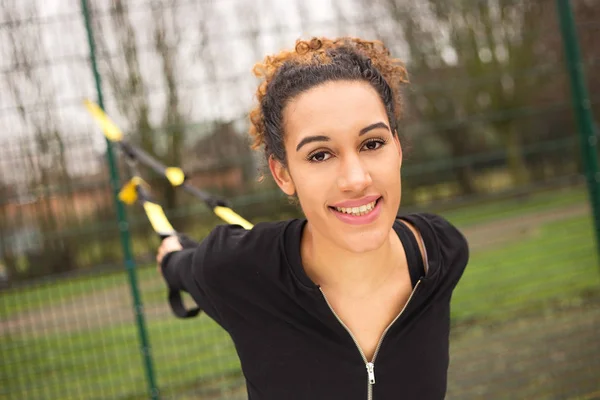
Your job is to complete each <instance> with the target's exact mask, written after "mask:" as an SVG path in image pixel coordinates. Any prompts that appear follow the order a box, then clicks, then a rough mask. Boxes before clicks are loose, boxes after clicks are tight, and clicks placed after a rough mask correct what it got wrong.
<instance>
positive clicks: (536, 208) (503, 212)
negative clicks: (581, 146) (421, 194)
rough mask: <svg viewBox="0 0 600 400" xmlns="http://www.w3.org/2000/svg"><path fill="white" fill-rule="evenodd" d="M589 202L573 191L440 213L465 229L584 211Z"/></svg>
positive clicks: (579, 191)
mask: <svg viewBox="0 0 600 400" xmlns="http://www.w3.org/2000/svg"><path fill="white" fill-rule="evenodd" d="M587 201H588V197H587V193H586V191H585V189H584V188H578V189H573V188H570V189H562V190H552V191H549V192H540V193H536V194H533V195H529V196H528V197H525V198H520V199H515V198H511V199H506V200H500V201H494V202H487V203H482V204H477V205H471V206H460V207H459V208H456V209H453V210H447V211H442V212H441V213H442V214H443V215H444V217H446V218H448V220H450V221H452V222H453V223H454V224H456V225H459V226H461V227H466V226H469V225H476V224H481V223H484V222H491V221H497V220H501V219H503V218H510V217H517V216H519V215H526V214H530V213H537V212H544V211H549V210H553V209H559V208H562V207H570V206H578V205H581V206H582V207H584V206H586V205H587V203H586V202H587Z"/></svg>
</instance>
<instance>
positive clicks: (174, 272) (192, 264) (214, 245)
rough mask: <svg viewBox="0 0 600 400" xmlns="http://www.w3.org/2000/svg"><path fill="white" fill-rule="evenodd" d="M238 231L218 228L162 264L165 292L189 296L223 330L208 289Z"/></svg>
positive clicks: (214, 297)
mask: <svg viewBox="0 0 600 400" xmlns="http://www.w3.org/2000/svg"><path fill="white" fill-rule="evenodd" d="M241 231H242V228H241V227H237V226H227V225H219V226H217V227H216V228H215V229H213V230H212V231H211V233H210V234H209V235H208V236H207V237H206V238H205V239H203V240H202V241H201V242H199V243H195V245H194V244H193V243H192V244H190V243H189V242H188V247H184V249H183V250H179V251H174V252H171V253H168V254H167V255H166V256H165V257H164V258H163V260H162V263H161V269H162V273H163V277H164V279H165V282H166V284H167V286H168V288H169V289H171V290H179V291H184V292H187V293H189V294H190V296H191V297H192V299H193V300H194V301H195V302H196V304H197V305H198V307H199V308H200V309H201V310H202V311H203V312H204V313H206V314H207V315H208V316H209V317H211V318H212V319H213V320H215V321H216V322H217V323H218V324H219V325H221V326H222V327H224V328H226V327H225V321H224V320H223V318H222V317H221V314H220V312H219V302H220V301H221V300H220V298H219V296H218V294H217V293H215V290H214V289H213V287H212V286H211V279H210V277H211V276H214V273H211V272H212V271H214V270H215V269H217V268H219V264H223V263H226V262H227V259H228V257H227V256H230V255H231V253H232V252H234V251H235V249H234V248H232V245H233V244H234V243H235V240H234V239H235V236H236V234H238V232H241Z"/></svg>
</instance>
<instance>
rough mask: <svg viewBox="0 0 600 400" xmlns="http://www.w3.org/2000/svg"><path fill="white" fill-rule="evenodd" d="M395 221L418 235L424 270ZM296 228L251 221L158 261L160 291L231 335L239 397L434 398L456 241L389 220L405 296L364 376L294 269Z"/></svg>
mask: <svg viewBox="0 0 600 400" xmlns="http://www.w3.org/2000/svg"><path fill="white" fill-rule="evenodd" d="M402 219H405V220H406V221H408V222H410V223H412V224H413V225H414V226H415V227H416V228H417V229H418V231H419V232H420V233H421V236H422V238H423V244H424V246H425V249H426V254H427V262H428V269H427V274H425V273H424V269H423V263H422V257H421V255H420V252H419V248H418V245H417V241H416V238H415V237H414V235H412V233H411V231H410V230H409V229H408V227H407V226H406V225H405V224H404V223H402V222H401V220H402ZM305 223H306V220H304V219H294V220H289V221H282V222H269V223H259V224H257V225H256V226H255V227H254V228H253V229H252V230H249V231H247V230H244V229H243V228H241V227H239V226H232V225H221V226H218V227H216V228H215V229H214V230H213V231H212V232H211V233H210V234H209V236H208V237H207V238H206V239H204V240H203V241H202V242H201V243H200V244H199V245H198V246H196V247H195V248H191V249H184V250H181V251H177V252H173V253H170V254H168V255H167V256H166V257H165V259H164V260H163V263H162V264H163V274H164V276H165V279H166V281H167V284H168V285H169V287H170V288H172V289H179V290H183V291H186V292H188V293H190V294H191V296H192V297H193V299H194V300H195V301H196V302H197V303H198V305H199V306H200V308H201V309H202V310H203V311H204V312H205V313H206V314H207V315H209V316H210V317H211V318H212V319H214V320H215V321H216V322H217V323H218V324H219V325H221V326H222V327H223V328H224V329H225V330H226V331H227V332H228V333H229V334H230V335H231V338H232V339H233V342H234V344H235V347H236V349H237V352H238V355H239V358H240V361H241V366H242V370H243V373H244V376H245V378H246V382H247V389H248V396H249V399H250V400H294V399H298V400H300V399H301V400H321V399H323V400H332V399H341V400H354V399H356V400H366V399H368V398H372V399H374V400H384V399H385V400H388V399H390V400H391V399H418V400H428V399H436V400H437V399H443V398H444V396H445V392H446V375H447V369H448V363H449V354H448V348H449V343H448V340H449V328H450V326H449V325H450V324H449V322H450V298H451V295H452V292H453V290H454V288H455V286H456V284H457V283H458V280H459V279H460V277H461V276H462V273H463V271H464V268H465V266H466V264H467V260H468V256H469V251H468V245H467V242H466V240H465V238H464V237H463V235H462V234H461V233H460V232H459V231H458V230H457V229H456V228H455V227H454V226H452V225H451V224H450V223H449V222H448V221H446V220H445V219H444V218H442V217H440V216H436V215H433V214H426V213H419V214H409V215H405V216H400V217H398V219H397V220H396V222H395V224H394V230H395V231H396V232H397V233H398V235H399V237H400V240H401V241H402V244H403V246H404V249H405V252H406V255H407V260H408V265H409V272H410V275H411V278H412V281H413V293H412V295H411V298H410V300H409V302H408V303H407V305H406V307H405V309H404V310H403V312H402V313H401V315H400V316H399V317H398V318H397V319H396V320H395V321H394V322H393V323H392V325H391V327H390V329H389V330H388V331H387V333H386V334H385V336H384V339H383V341H382V342H381V347H380V349H379V351H378V352H377V353H376V356H375V358H374V361H373V365H372V367H373V371H372V372H373V374H369V371H368V369H369V367H370V366H371V365H369V364H366V363H365V360H364V359H363V357H362V355H361V353H360V352H359V349H358V347H357V345H356V344H355V343H354V341H353V339H352V337H351V336H350V334H349V333H348V331H347V330H346V329H345V328H344V327H343V326H342V324H341V323H340V321H339V320H338V319H337V318H336V316H335V315H334V314H333V312H332V310H331V308H330V307H329V306H328V304H327V302H326V299H325V298H324V296H323V294H322V292H321V290H320V289H319V287H318V286H316V285H315V284H314V283H313V282H312V281H311V280H310V279H309V278H308V276H307V275H306V273H305V272H304V269H303V267H302V263H301V257H300V238H301V232H302V228H303V226H304V224H305ZM369 375H371V378H374V381H375V383H370V382H369ZM369 396H371V397H369Z"/></svg>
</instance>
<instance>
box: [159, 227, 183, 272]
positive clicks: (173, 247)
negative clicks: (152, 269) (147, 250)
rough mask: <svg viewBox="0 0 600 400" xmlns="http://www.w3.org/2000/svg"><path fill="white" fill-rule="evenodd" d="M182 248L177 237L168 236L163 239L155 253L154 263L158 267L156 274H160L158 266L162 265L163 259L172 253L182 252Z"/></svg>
mask: <svg viewBox="0 0 600 400" xmlns="http://www.w3.org/2000/svg"><path fill="white" fill-rule="evenodd" d="M182 249H183V247H182V246H181V243H179V238H178V237H177V236H169V237H168V238H166V239H163V241H162V243H161V244H160V246H159V248H158V252H157V253H156V263H157V267H158V272H159V273H162V271H161V268H160V264H161V263H162V260H163V258H164V257H165V255H167V253H170V252H172V251H178V250H182Z"/></svg>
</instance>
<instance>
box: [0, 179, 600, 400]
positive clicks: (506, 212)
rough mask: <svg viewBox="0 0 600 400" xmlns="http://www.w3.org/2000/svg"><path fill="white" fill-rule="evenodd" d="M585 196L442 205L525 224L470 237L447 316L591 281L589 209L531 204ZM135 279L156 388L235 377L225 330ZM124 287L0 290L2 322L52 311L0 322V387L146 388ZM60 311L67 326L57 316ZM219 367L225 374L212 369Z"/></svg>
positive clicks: (112, 283)
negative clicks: (492, 240) (552, 215)
mask: <svg viewBox="0 0 600 400" xmlns="http://www.w3.org/2000/svg"><path fill="white" fill-rule="evenodd" d="M550 199H551V201H550ZM584 199H585V198H584V195H583V192H577V191H575V192H565V193H560V194H556V193H554V194H553V195H544V196H540V197H536V198H533V199H530V200H528V201H527V202H520V203H518V204H519V205H518V206H517V205H516V203H515V202H510V201H506V202H500V203H497V204H494V205H481V206H477V207H471V208H469V209H458V210H456V211H452V212H450V211H449V212H447V213H445V214H444V215H445V216H446V217H447V218H449V219H450V220H451V221H452V222H453V223H455V224H456V225H458V226H459V227H464V228H465V231H466V233H467V235H468V234H469V229H471V227H477V226H478V225H481V224H484V223H485V224H488V225H489V224H494V221H497V220H501V219H506V218H508V217H516V218H519V219H525V218H531V220H532V223H531V224H530V225H531V227H530V229H528V230H527V231H526V232H520V233H519V235H514V234H513V233H512V232H510V231H507V232H501V231H500V230H499V231H498V235H505V236H507V237H506V238H504V240H502V241H501V242H498V244H490V245H486V246H479V247H477V248H475V249H473V251H472V254H471V259H470V263H469V266H468V268H467V270H466V271H465V275H464V277H463V279H462V280H461V282H460V284H459V286H458V287H457V289H456V291H455V295H454V297H453V303H452V307H453V308H452V310H453V311H452V315H453V324H455V325H461V324H466V325H471V324H474V323H478V322H481V321H496V322H498V321H505V320H510V319H514V318H517V317H520V316H523V315H526V314H536V313H540V312H543V313H546V312H550V311H551V310H552V309H553V307H555V306H556V305H558V306H560V305H564V304H572V303H576V302H578V301H580V299H581V298H583V297H585V296H586V294H587V293H590V292H592V291H596V292H597V291H598V288H600V272H599V270H598V260H597V257H596V249H595V245H594V240H593V238H594V235H593V230H592V224H591V219H590V217H589V215H579V216H574V217H568V218H565V219H563V220H561V221H551V222H543V221H541V222H540V221H538V222H536V221H537V220H536V219H535V218H533V217H531V215H532V212H536V213H537V212H540V211H548V210H552V209H559V208H564V207H574V208H577V207H578V206H579V205H581V207H584V205H585V203H584ZM491 226H492V227H493V225H491ZM472 233H473V235H476V234H477V231H476V230H473V231H472ZM139 280H140V284H141V287H142V293H143V300H144V304H145V305H146V307H147V310H148V314H149V315H148V331H149V335H150V340H151V345H152V356H153V359H154V366H155V372H156V377H157V380H158V385H159V387H161V389H162V390H164V391H165V393H166V395H167V396H166V397H165V398H168V396H169V395H173V394H175V393H178V397H177V398H186V397H185V395H181V396H180V395H179V393H185V392H189V391H196V392H195V393H196V395H198V394H199V393H200V392H199V391H202V390H204V392H202V393H204V397H203V398H211V397H210V395H209V393H212V392H215V393H219V392H221V393H223V392H226V391H227V390H230V386H231V385H235V384H236V383H239V382H240V378H239V375H238V371H239V362H238V360H237V358H236V355H235V351H234V349H233V346H232V345H231V343H230V342H229V338H228V337H227V336H226V335H224V334H222V332H221V330H220V329H219V328H218V327H217V326H216V325H215V324H214V323H213V322H212V321H210V320H209V319H208V318H205V317H201V318H199V319H195V320H193V321H178V320H176V319H174V317H172V316H171V314H170V313H168V311H166V312H165V310H166V305H165V304H164V303H165V300H164V296H165V291H164V287H163V286H162V283H161V282H160V280H159V278H158V277H157V275H156V272H155V269H154V268H143V269H140V271H139ZM127 295H128V288H127V285H126V278H125V276H124V274H118V275H114V274H112V275H107V276H102V277H97V278H89V277H88V278H81V279H77V280H73V281H70V282H61V283H54V284H50V285H44V286H40V287H36V288H32V289H29V290H24V291H20V292H16V293H15V292H12V293H7V294H4V295H2V297H0V301H1V302H2V306H1V308H0V317H1V320H2V321H3V323H6V322H7V321H9V322H10V321H12V320H15V319H16V318H18V317H19V318H30V319H36V318H35V316H36V315H38V314H36V313H42V312H44V313H51V314H53V315H54V314H55V315H56V316H57V317H59V318H58V319H57V318H54V319H53V318H50V319H49V320H48V322H45V323H44V324H40V325H39V326H36V325H35V324H32V323H31V322H32V321H25V322H26V323H25V324H24V325H19V326H21V327H20V328H19V327H17V328H14V327H13V328H12V329H10V331H8V330H6V331H4V330H3V332H2V334H1V335H0V349H1V350H0V356H1V358H2V360H3V361H2V363H1V364H0V388H1V389H0V399H17V398H18V399H22V398H28V399H45V398H61V399H67V400H68V399H80V398H86V399H95V398H98V399H99V398H111V399H132V400H133V399H138V398H145V394H146V382H145V377H144V371H143V369H142V358H141V357H140V349H139V344H138V340H137V331H136V327H135V326H134V325H133V324H132V323H131V318H124V319H122V318H120V317H119V316H120V315H128V316H129V315H130V314H131V313H132V311H131V305H130V304H129V301H128V300H127ZM102 296H103V297H102ZM119 296H121V297H122V298H123V299H124V300H119V298H120V297H119ZM92 298H94V299H95V300H93V301H98V299H99V298H100V299H101V301H100V308H99V310H102V309H104V311H106V310H105V309H107V308H110V310H109V316H108V317H106V316H102V315H103V314H101V312H100V311H98V310H96V309H95V308H92V307H91V306H90V304H91V302H92ZM73 304H74V305H75V306H77V304H80V305H81V307H86V306H88V307H90V309H89V310H90V311H89V312H88V313H87V314H86V316H85V318H86V319H89V321H87V322H86V323H77V324H75V326H70V325H69V319H68V316H67V314H68V313H69V312H70V311H69V310H70V308H69V306H70V305H73ZM42 310H43V311H42ZM161 310H162V311H161ZM39 315H41V314H39ZM61 318H62V321H63V322H62V323H63V324H65V326H60V324H61V322H57V321H61ZM78 318H79V317H78ZM104 318H108V319H107V320H106V321H105V320H104ZM122 321H125V322H122ZM40 331H41V332H40ZM7 332H10V333H7ZM224 376H232V378H231V379H219V378H222V377H224ZM190 398H192V397H190ZM225 398H226V396H225Z"/></svg>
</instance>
